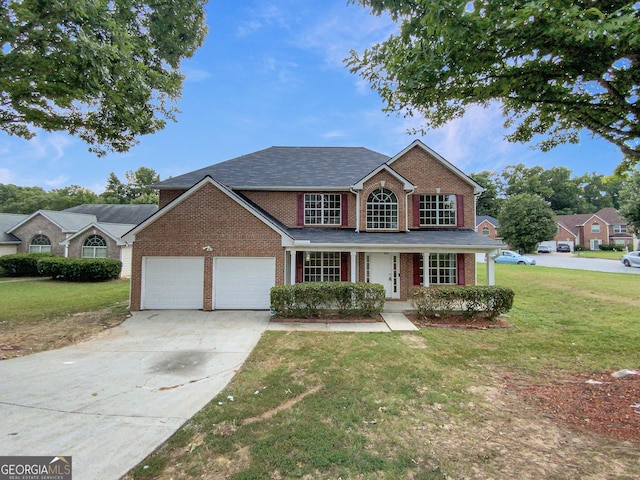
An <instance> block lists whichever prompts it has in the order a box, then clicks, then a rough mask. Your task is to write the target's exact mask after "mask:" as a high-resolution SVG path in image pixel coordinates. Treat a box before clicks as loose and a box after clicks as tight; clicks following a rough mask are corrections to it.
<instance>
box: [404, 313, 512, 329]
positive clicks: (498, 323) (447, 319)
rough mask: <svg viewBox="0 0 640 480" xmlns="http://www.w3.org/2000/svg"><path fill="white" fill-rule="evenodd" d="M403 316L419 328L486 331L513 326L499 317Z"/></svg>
mask: <svg viewBox="0 0 640 480" xmlns="http://www.w3.org/2000/svg"><path fill="white" fill-rule="evenodd" d="M405 315H406V316H407V318H408V319H409V320H411V321H412V322H413V323H414V325H416V326H417V327H420V328H426V327H435V328H462V329H468V330H488V329H490V328H510V327H512V326H513V325H511V324H510V323H509V322H507V321H506V320H505V319H504V318H500V317H498V318H496V319H495V320H489V319H488V318H486V317H481V316H477V317H471V318H465V317H464V316H462V315H446V316H445V315H442V316H430V317H425V318H422V317H419V316H418V315H417V314H415V313H407V314H405Z"/></svg>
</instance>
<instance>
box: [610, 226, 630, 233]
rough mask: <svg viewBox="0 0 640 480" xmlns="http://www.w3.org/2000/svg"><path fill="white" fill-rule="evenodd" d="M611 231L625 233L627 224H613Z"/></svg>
mask: <svg viewBox="0 0 640 480" xmlns="http://www.w3.org/2000/svg"><path fill="white" fill-rule="evenodd" d="M613 233H627V226H626V225H614V226H613Z"/></svg>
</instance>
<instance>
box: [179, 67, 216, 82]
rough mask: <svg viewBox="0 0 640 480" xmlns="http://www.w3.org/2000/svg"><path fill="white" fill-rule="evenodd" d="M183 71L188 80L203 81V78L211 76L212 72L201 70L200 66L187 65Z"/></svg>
mask: <svg viewBox="0 0 640 480" xmlns="http://www.w3.org/2000/svg"><path fill="white" fill-rule="evenodd" d="M182 73H183V74H184V75H185V77H186V78H185V81H186V82H202V81H203V80H207V79H208V78H211V76H212V74H211V73H210V72H207V71H206V70H201V69H198V68H189V67H185V68H183V69H182Z"/></svg>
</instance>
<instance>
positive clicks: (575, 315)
mask: <svg viewBox="0 0 640 480" xmlns="http://www.w3.org/2000/svg"><path fill="white" fill-rule="evenodd" d="M479 269H480V270H483V269H484V266H479ZM478 278H484V272H483V271H479V273H478ZM496 280H497V283H498V284H499V285H505V286H509V287H511V288H513V289H514V290H515V291H516V298H515V304H514V308H513V310H512V311H511V312H510V316H509V318H508V319H507V320H508V321H509V322H510V323H511V324H512V325H513V327H512V328H507V329H489V330H452V329H437V328H424V329H422V330H420V331H419V332H416V333H386V334H385V333H342V334H341V333H325V332H322V333H320V332H267V333H266V334H265V335H264V336H263V338H262V339H261V341H260V343H259V344H258V346H257V347H256V348H255V350H254V351H253V353H252V354H251V355H250V357H249V359H248V360H247V362H246V363H245V364H244V366H243V367H242V369H241V371H240V372H239V373H238V374H237V375H236V376H235V377H234V379H233V380H232V382H231V383H230V384H229V386H228V387H227V388H226V389H225V390H224V391H223V392H222V393H221V394H220V395H218V396H217V397H216V398H215V399H213V401H212V402H211V403H210V404H209V405H208V406H207V407H205V408H204V409H203V410H202V411H201V412H200V413H198V414H197V415H196V416H195V417H194V418H193V419H191V420H190V421H189V422H188V423H187V424H186V425H185V426H184V427H183V428H182V429H181V430H179V431H178V432H177V433H176V434H175V435H174V436H173V437H172V438H171V439H170V440H169V441H168V442H167V444H165V445H164V446H162V447H161V448H160V449H159V450H158V451H157V452H156V453H155V454H154V455H152V456H150V457H149V458H147V459H146V460H145V461H143V462H142V463H141V464H140V465H139V466H138V467H137V468H136V469H134V470H133V471H132V472H131V473H130V474H129V478H135V479H138V478H161V479H170V478H175V479H178V478H185V479H186V478H229V479H232V480H241V479H243V480H248V479H288V478H308V479H311V478H313V479H337V478H343V479H347V478H349V479H398V478H408V479H423V480H426V479H445V478H474V479H485V478H487V479H488V478H492V479H505V480H506V479H513V478H558V479H560V478H587V477H588V478H621V479H622V478H625V479H630V478H634V476H635V475H637V465H638V461H639V460H640V458H639V456H638V443H639V442H640V414H635V413H634V410H633V409H632V408H629V415H628V416H629V421H631V422H634V421H636V422H637V433H638V434H639V435H638V436H637V440H634V441H632V442H630V443H629V442H628V443H622V442H620V441H617V440H616V439H615V438H611V437H608V436H605V435H603V432H602V431H600V430H599V431H597V432H595V433H594V431H592V430H590V428H591V426H590V425H588V422H585V421H584V419H583V418H582V417H580V412H576V414H575V416H577V418H578V420H579V425H578V427H575V426H572V427H569V426H568V424H567V423H566V422H564V421H563V420H561V418H560V416H559V414H557V413H556V412H553V411H549V410H545V408H544V404H543V403H542V402H541V401H538V400H536V399H534V398H533V397H532V396H531V395H529V394H528V393H527V392H531V391H533V390H532V389H535V388H537V387H542V386H545V385H548V384H549V382H556V381H558V382H560V383H559V385H561V386H562V385H571V386H575V385H584V384H585V379H584V375H594V378H595V375H596V374H601V373H602V372H611V371H615V370H619V369H623V368H638V367H640V365H639V363H638V362H639V359H638V345H640V322H637V321H636V320H635V319H636V318H637V315H638V310H639V309H640V299H639V298H638V296H637V295H636V294H635V292H636V291H637V289H638V287H640V278H636V277H635V276H628V275H619V274H606V273H597V272H584V271H576V270H562V269H551V268H544V267H526V268H523V267H521V266H517V265H515V266H511V265H498V266H496ZM607 376H608V375H607ZM598 378H600V377H598ZM628 381H629V382H631V381H633V380H632V379H631V378H630V377H629V379H628ZM629 385H631V383H629ZM634 385H635V384H634ZM559 388H562V387H559ZM594 388H595V387H594ZM541 391H542V390H541ZM639 391H640V390H639ZM565 400H571V398H568V399H565ZM636 401H638V402H640V398H638V399H637V400H636ZM598 406H599V405H598ZM625 407H626V403H625ZM603 410H606V405H605V407H603ZM634 415H635V417H634ZM580 422H581V423H580ZM633 425H634V424H632V428H633ZM605 433H606V432H605ZM631 433H633V431H632V432H631ZM634 442H635V443H634Z"/></svg>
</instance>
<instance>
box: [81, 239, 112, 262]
mask: <svg viewBox="0 0 640 480" xmlns="http://www.w3.org/2000/svg"><path fill="white" fill-rule="evenodd" d="M82 258H107V241H106V240H105V239H104V237H101V236H100V235H89V236H88V237H87V238H86V239H85V241H84V244H83V245H82Z"/></svg>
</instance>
